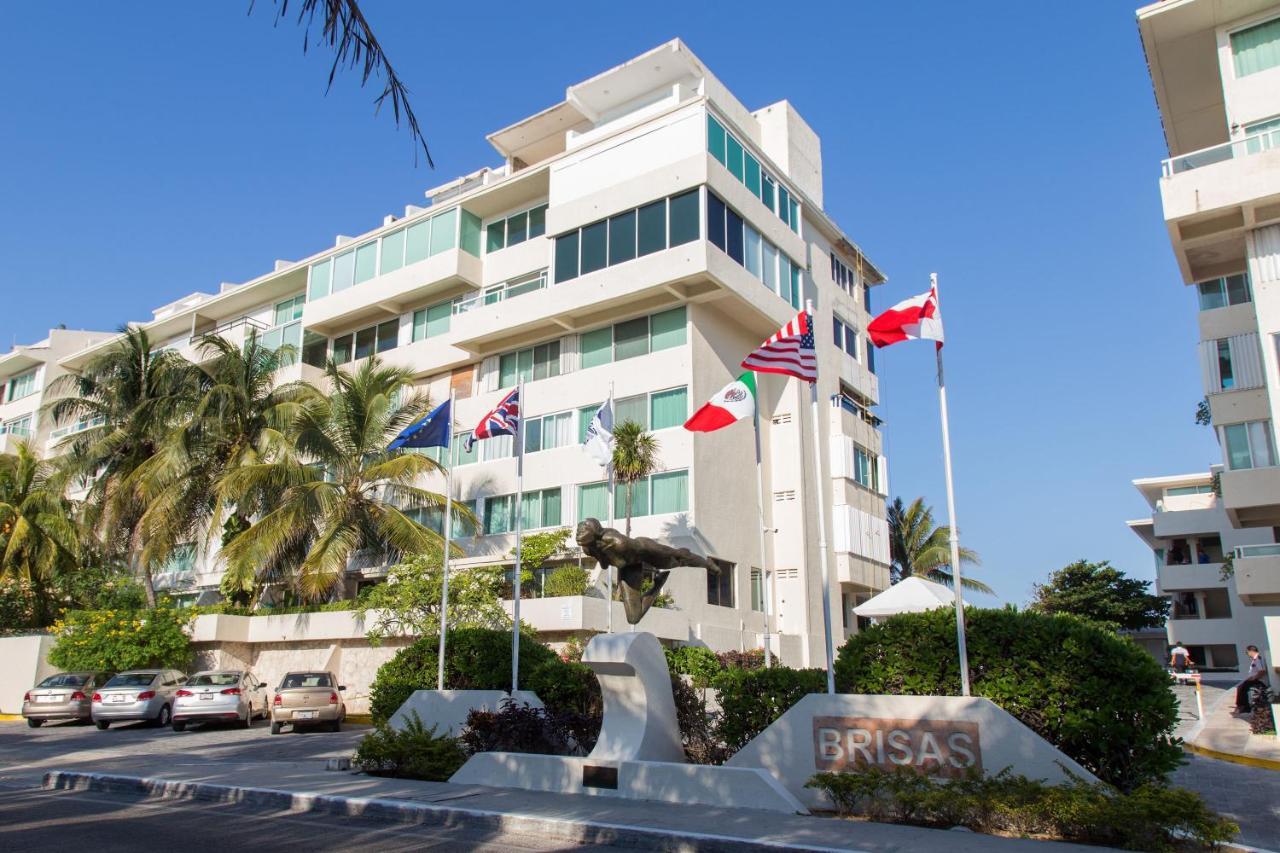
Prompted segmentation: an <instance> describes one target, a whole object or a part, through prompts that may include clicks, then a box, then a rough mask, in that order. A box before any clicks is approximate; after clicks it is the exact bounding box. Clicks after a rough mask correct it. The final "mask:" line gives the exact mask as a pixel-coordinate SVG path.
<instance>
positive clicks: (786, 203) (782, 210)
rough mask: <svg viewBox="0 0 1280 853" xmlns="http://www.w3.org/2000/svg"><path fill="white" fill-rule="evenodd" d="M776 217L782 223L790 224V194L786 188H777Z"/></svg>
mask: <svg viewBox="0 0 1280 853" xmlns="http://www.w3.org/2000/svg"><path fill="white" fill-rule="evenodd" d="M778 216H779V218H781V219H782V221H783V222H785V223H787V224H788V225H790V224H791V220H790V218H789V217H790V216H791V194H790V193H788V192H787V188H786V187H778Z"/></svg>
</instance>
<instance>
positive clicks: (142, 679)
mask: <svg viewBox="0 0 1280 853" xmlns="http://www.w3.org/2000/svg"><path fill="white" fill-rule="evenodd" d="M159 678H160V676H159V674H158V673H154V672H122V673H120V674H119V675H117V676H116V677H115V678H113V679H111V680H110V681H108V682H107V683H106V684H104V685H102V686H103V687H104V688H107V687H150V686H151V685H152V684H153V683H154V682H156V681H158V680H159Z"/></svg>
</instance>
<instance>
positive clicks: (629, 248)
mask: <svg viewBox="0 0 1280 853" xmlns="http://www.w3.org/2000/svg"><path fill="white" fill-rule="evenodd" d="M635 256H636V212H635V211H634V210H630V211H627V212H626V213H623V214H621V215H619V216H615V217H613V218H612V219H610V220H609V263H610V265H612V264H620V263H622V262H623V261H629V260H631V259H632V258H634V257H635Z"/></svg>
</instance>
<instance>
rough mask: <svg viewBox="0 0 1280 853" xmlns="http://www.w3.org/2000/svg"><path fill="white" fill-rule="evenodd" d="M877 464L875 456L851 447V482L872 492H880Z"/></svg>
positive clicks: (861, 449) (859, 448)
mask: <svg viewBox="0 0 1280 853" xmlns="http://www.w3.org/2000/svg"><path fill="white" fill-rule="evenodd" d="M878 468H879V463H878V459H877V457H876V455H875V454H874V453H872V452H871V451H869V450H864V449H863V448H861V447H859V446H858V445H856V444H855V445H854V446H853V480H854V482H855V483H857V484H858V485H859V486H865V487H866V488H868V489H871V490H872V491H873V492H879V491H880V483H879V479H880V476H879V470H878Z"/></svg>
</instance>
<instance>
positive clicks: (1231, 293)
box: [1227, 274, 1253, 305]
mask: <svg viewBox="0 0 1280 853" xmlns="http://www.w3.org/2000/svg"><path fill="white" fill-rule="evenodd" d="M1252 301H1253V296H1252V295H1251V294H1250V293H1249V276H1247V275H1243V274H1241V275H1229V276H1227V303H1228V304H1230V305H1242V304H1244V303H1245V302H1252Z"/></svg>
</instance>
